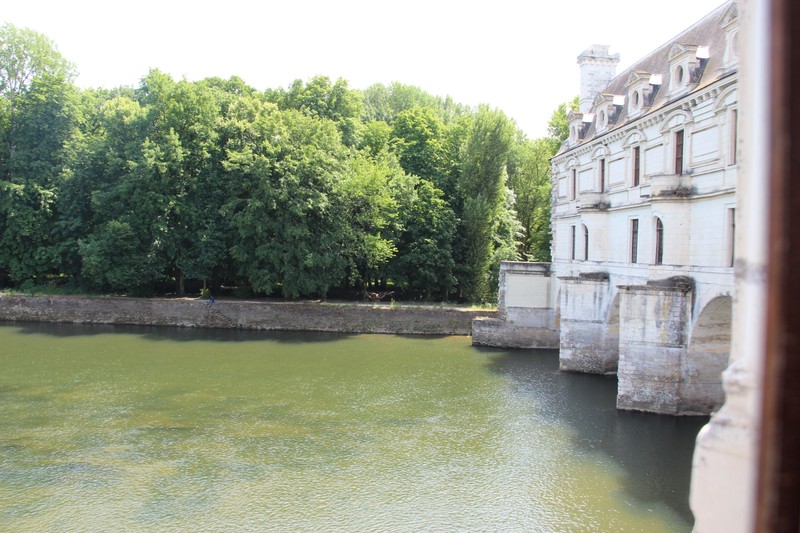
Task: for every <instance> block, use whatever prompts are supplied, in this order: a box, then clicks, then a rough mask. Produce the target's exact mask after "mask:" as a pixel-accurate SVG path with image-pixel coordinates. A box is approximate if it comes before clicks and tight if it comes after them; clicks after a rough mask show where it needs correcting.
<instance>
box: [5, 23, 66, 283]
mask: <svg viewBox="0 0 800 533" xmlns="http://www.w3.org/2000/svg"><path fill="white" fill-rule="evenodd" d="M72 76H73V72H72V66H71V65H70V64H69V63H68V62H67V61H66V60H65V59H64V58H63V57H62V56H61V54H60V53H59V52H58V51H57V50H56V47H55V45H54V44H53V43H52V42H51V41H50V40H48V39H47V38H46V37H44V36H43V35H41V34H38V33H36V32H33V31H31V30H28V29H18V28H16V27H14V26H12V25H10V24H5V25H3V26H2V27H0V146H1V147H2V148H0V178H2V179H1V180H0V282H2V279H3V278H4V277H8V278H10V280H11V281H12V282H14V283H17V284H18V283H20V282H22V281H24V280H26V279H32V278H36V277H39V276H42V275H43V274H46V273H49V272H53V271H55V270H57V269H58V266H59V265H58V257H57V254H56V253H55V246H56V244H57V243H56V242H55V239H54V235H53V233H52V224H53V220H54V217H55V202H56V199H57V194H58V186H59V182H60V180H61V176H62V172H63V168H64V162H65V150H64V146H65V144H66V143H67V142H68V140H69V139H70V137H71V135H72V133H73V129H74V125H75V117H76V113H77V108H76V91H75V89H74V87H73V86H72V84H71V77H72Z"/></svg>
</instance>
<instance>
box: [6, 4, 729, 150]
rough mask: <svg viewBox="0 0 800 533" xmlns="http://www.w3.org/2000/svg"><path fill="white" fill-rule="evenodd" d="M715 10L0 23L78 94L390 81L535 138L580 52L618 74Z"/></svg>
mask: <svg viewBox="0 0 800 533" xmlns="http://www.w3.org/2000/svg"><path fill="white" fill-rule="evenodd" d="M722 3H723V1H722V0H670V1H669V2H643V1H641V0H561V1H559V0H547V1H534V0H492V1H489V2H473V1H469V0H464V1H450V0H405V1H403V2H386V1H380V0H372V1H369V0H330V1H322V0H284V1H279V2H276V1H273V0H261V1H254V2H249V1H244V0H227V1H225V2H205V1H202V0H195V1H183V0H179V1H172V0H160V1H154V0H130V1H126V2H119V1H114V0H105V1H102V2H98V1H91V0H23V1H14V2H5V3H4V5H3V7H2V10H1V11H0V22H2V23H5V22H10V23H12V24H14V25H15V26H19V27H27V28H31V29H33V30H36V31H38V32H40V33H43V34H45V35H46V36H47V37H49V38H50V39H52V40H53V41H54V42H55V43H56V45H57V46H58V48H59V50H60V51H61V53H62V54H63V55H64V56H65V57H66V58H67V59H68V60H70V61H72V62H73V63H75V64H76V66H77V68H78V71H79V77H78V79H77V83H78V85H79V86H81V87H98V86H99V87H106V88H111V87H116V86H120V85H128V86H136V85H138V82H139V79H140V78H141V77H143V76H144V75H145V74H147V72H148V70H149V69H150V68H158V69H160V70H162V71H164V72H167V73H170V74H172V75H173V76H174V77H175V78H178V79H180V78H186V79H188V80H198V79H202V78H205V77H209V76H219V77H222V78H228V77H230V76H233V75H236V76H239V77H241V78H243V79H244V80H245V81H246V82H247V83H248V84H250V85H252V86H254V87H256V88H257V89H260V90H263V89H266V88H269V87H273V88H275V87H287V86H288V85H289V84H291V82H292V81H293V80H295V79H297V78H300V79H303V80H308V79H309V78H311V77H313V76H316V75H325V76H329V77H330V78H331V79H334V80H335V79H336V78H339V77H341V78H344V79H346V80H348V81H349V83H350V87H351V88H356V89H363V88H366V87H368V86H369V85H372V84H373V83H384V84H388V83H390V82H392V81H399V82H401V83H404V84H409V85H417V86H419V87H421V88H422V89H424V90H426V91H427V92H429V93H432V94H436V95H442V96H444V95H450V96H452V97H453V98H454V99H455V100H456V101H457V102H460V103H463V104H467V105H476V104H479V103H487V104H489V105H491V106H492V107H498V108H500V109H502V110H503V111H505V112H506V114H507V115H509V116H510V117H511V118H513V119H514V120H515V121H516V122H517V124H518V126H519V127H520V128H522V129H523V130H524V131H525V132H526V133H527V134H528V135H529V136H530V137H538V136H541V135H544V134H545V132H546V127H547V121H548V119H549V117H550V115H551V113H552V111H553V109H554V108H555V107H556V106H557V105H558V104H559V103H561V102H563V101H566V100H569V99H570V98H571V97H573V96H575V95H576V94H578V80H579V76H578V67H577V65H576V63H575V61H576V58H577V56H578V54H579V53H580V52H581V51H582V50H584V49H586V48H588V47H589V45H591V44H593V43H598V44H608V45H611V52H612V53H614V52H616V53H619V54H620V56H621V62H620V64H619V69H618V71H621V70H622V69H624V68H626V67H627V66H629V65H630V64H631V63H632V62H634V61H635V60H636V59H639V58H640V57H642V56H643V55H646V54H647V53H648V52H649V51H651V50H653V49H654V48H656V47H658V46H659V45H661V44H663V43H664V42H666V41H668V40H669V39H670V38H672V37H673V36H675V35H676V34H678V33H680V32H681V31H682V30H684V29H685V28H687V27H688V26H690V25H691V24H692V23H694V22H695V21H697V20H699V19H700V18H701V17H703V16H704V15H706V14H707V13H709V12H710V11H712V10H713V9H714V8H716V7H717V6H719V5H721V4H722ZM695 44H702V43H695Z"/></svg>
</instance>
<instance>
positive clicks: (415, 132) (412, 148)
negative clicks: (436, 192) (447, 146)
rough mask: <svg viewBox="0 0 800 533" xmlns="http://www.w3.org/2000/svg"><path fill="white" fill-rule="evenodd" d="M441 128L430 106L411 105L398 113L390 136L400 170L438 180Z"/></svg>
mask: <svg viewBox="0 0 800 533" xmlns="http://www.w3.org/2000/svg"><path fill="white" fill-rule="evenodd" d="M444 129H445V126H444V123H443V122H442V121H441V119H439V117H437V116H436V114H435V113H434V112H433V110H432V109H431V108H429V107H413V108H411V109H407V110H405V111H403V112H401V113H400V114H398V115H397V118H396V119H395V121H394V123H393V125H392V138H393V139H394V141H395V144H394V150H395V151H396V153H397V154H398V156H399V158H400V164H401V165H402V167H403V170H405V171H406V172H407V173H409V174H414V175H416V176H419V177H421V178H424V179H427V180H430V181H432V182H434V183H436V182H438V181H440V176H441V168H442V162H443V159H442V155H443V154H442V142H443V132H444Z"/></svg>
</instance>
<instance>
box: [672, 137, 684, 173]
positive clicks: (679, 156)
mask: <svg viewBox="0 0 800 533" xmlns="http://www.w3.org/2000/svg"><path fill="white" fill-rule="evenodd" d="M674 139H675V174H676V175H681V174H683V170H684V169H683V148H684V144H683V141H684V136H683V130H678V131H676V132H675V133H674Z"/></svg>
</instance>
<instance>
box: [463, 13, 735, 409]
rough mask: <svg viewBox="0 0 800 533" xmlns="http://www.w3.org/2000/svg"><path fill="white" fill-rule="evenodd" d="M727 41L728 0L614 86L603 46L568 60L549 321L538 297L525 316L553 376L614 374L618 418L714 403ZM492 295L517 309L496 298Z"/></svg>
mask: <svg viewBox="0 0 800 533" xmlns="http://www.w3.org/2000/svg"><path fill="white" fill-rule="evenodd" d="M737 34H738V12H737V6H736V3H735V2H734V1H733V0H731V1H729V2H727V3H725V4H724V5H722V6H720V7H719V8H717V9H716V10H715V11H713V12H712V13H710V14H709V15H707V16H706V17H704V18H703V19H701V20H700V21H698V22H697V23H696V24H695V25H693V26H692V27H690V28H688V29H687V30H685V31H684V32H682V33H681V34H679V35H678V36H677V37H676V38H675V39H674V40H673V41H670V42H668V43H665V44H664V45H663V46H661V47H660V48H658V49H657V50H655V51H653V52H652V53H651V54H650V55H648V56H647V57H645V58H642V59H641V60H639V61H638V62H636V63H635V64H634V65H633V66H632V67H630V68H629V69H627V70H626V71H624V72H622V73H620V74H619V75H616V76H610V75H609V72H610V71H611V72H613V68H614V65H615V64H616V62H617V61H618V57H616V56H612V55H610V54H609V53H608V47H606V46H599V45H594V46H592V47H591V48H589V49H588V50H586V51H585V52H583V53H582V54H581V55H580V56H579V58H578V63H579V65H580V68H581V78H582V81H581V94H580V101H581V108H580V110H579V111H572V112H570V114H569V116H568V121H569V132H570V133H569V138H568V139H567V141H565V143H564V145H563V146H562V147H561V150H560V151H559V153H558V154H557V155H556V156H555V157H554V158H553V159H552V161H551V164H552V190H553V193H552V194H553V196H552V231H553V244H552V264H551V267H550V270H551V283H550V285H548V286H547V293H546V294H547V295H548V297H549V298H550V301H549V304H548V306H549V310H550V312H551V315H548V314H547V313H546V311H547V309H546V308H545V307H544V306H543V305H542V303H541V301H540V300H541V297H542V295H543V294H544V293H541V294H539V295H538V296H537V298H536V303H535V304H533V303H531V304H530V306H531V307H532V308H535V309H537V312H538V313H540V314H541V315H542V316H543V317H550V316H552V317H553V318H552V319H551V318H547V321H546V322H545V321H543V322H540V323H539V324H531V326H530V327H531V328H532V330H534V331H541V330H546V329H548V328H549V327H550V326H551V325H553V324H555V325H557V326H556V327H557V329H558V331H559V348H560V354H561V355H560V358H561V369H562V370H567V371H576V372H589V373H598V374H609V373H615V372H616V373H617V375H618V378H619V390H618V407H619V408H621V409H635V410H643V411H652V412H659V413H670V414H708V413H710V412H712V411H714V410H716V409H718V408H719V407H720V405H721V403H722V399H723V394H722V377H721V373H722V370H723V369H724V368H726V367H727V365H728V352H729V349H730V324H731V307H732V301H733V284H734V283H733V282H734V268H733V267H734V255H735V244H734V243H735V237H736V219H737V215H736V201H737V200H736V185H737V179H738V166H739V165H738V158H737V142H738V135H739V131H738V95H737V87H738V60H739V59H738V48H737V46H736V42H737ZM610 69H611V70H610ZM598 80H607V81H606V83H605V85H599V84H598ZM598 87H599V88H598ZM592 91H594V93H593V94H592ZM587 103H590V104H591V105H587ZM523 292H524V291H523ZM502 298H505V299H507V300H508V299H509V298H513V299H515V300H516V301H518V302H519V300H520V297H519V295H509V293H508V291H506V292H504V293H503V292H501V299H502ZM530 301H531V302H533V299H531V300H530ZM500 305H501V307H502V305H503V304H502V301H501V304H500ZM516 305H517V306H520V307H524V304H520V303H517V304H516ZM507 321H508V322H509V323H511V324H515V322H514V321H513V320H508V319H507ZM497 329H498V330H500V329H502V328H497ZM478 333H480V332H478ZM516 337H517V338H519V337H520V334H519V333H516ZM473 338H474V336H473ZM484 340H485V339H484ZM480 341H481V339H479V342H480ZM491 342H492V343H494V344H497V345H503V344H502V339H501V338H497V337H495V338H492V339H491ZM533 344H534V343H531V344H529V346H528V347H537V346H535V345H533ZM510 345H514V343H510ZM542 347H543V346H542Z"/></svg>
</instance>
